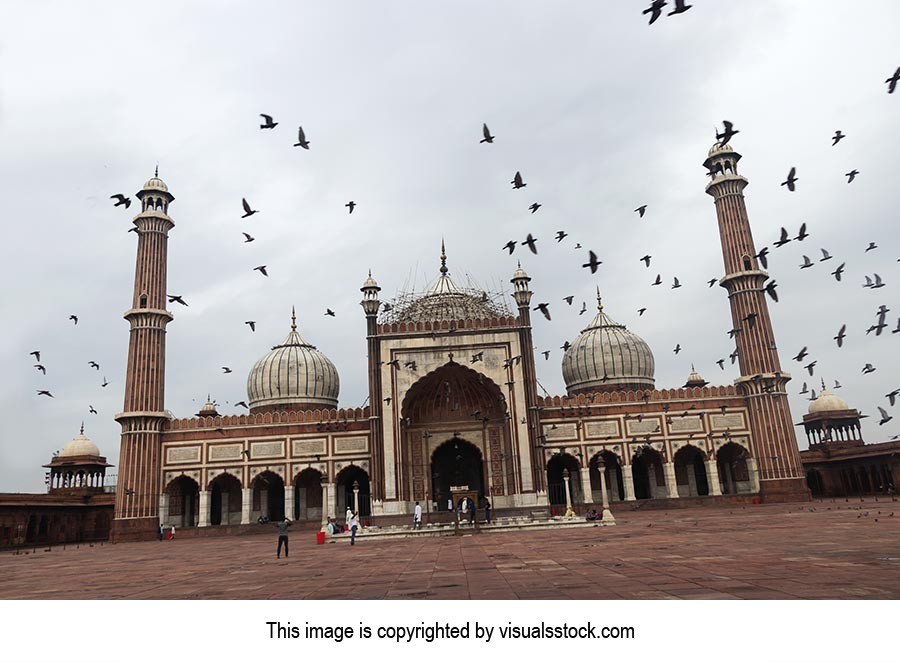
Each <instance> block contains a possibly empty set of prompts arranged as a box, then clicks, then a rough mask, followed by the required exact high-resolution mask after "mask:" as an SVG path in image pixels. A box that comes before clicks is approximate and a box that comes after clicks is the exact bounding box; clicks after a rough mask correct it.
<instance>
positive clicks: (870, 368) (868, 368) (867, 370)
mask: <svg viewBox="0 0 900 662" xmlns="http://www.w3.org/2000/svg"><path fill="white" fill-rule="evenodd" d="M870 372H875V366H873V365H872V364H871V363H867V364H866V365H864V366H863V369H862V373H863V374H864V375H868V374H869V373H870Z"/></svg>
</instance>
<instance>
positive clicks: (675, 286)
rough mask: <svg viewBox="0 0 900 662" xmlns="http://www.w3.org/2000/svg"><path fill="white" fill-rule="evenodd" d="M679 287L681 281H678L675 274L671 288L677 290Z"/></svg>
mask: <svg viewBox="0 0 900 662" xmlns="http://www.w3.org/2000/svg"><path fill="white" fill-rule="evenodd" d="M679 287H681V283H680V282H678V277H677V276H675V282H673V283H672V289H673V290H677V289H678V288H679Z"/></svg>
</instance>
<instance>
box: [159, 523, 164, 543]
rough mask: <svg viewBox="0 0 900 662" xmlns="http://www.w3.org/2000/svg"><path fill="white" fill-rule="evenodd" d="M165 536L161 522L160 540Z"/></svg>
mask: <svg viewBox="0 0 900 662" xmlns="http://www.w3.org/2000/svg"><path fill="white" fill-rule="evenodd" d="M163 537H165V533H164V532H163V525H162V524H160V525H159V541H160V542H162V541H163Z"/></svg>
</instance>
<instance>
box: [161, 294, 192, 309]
mask: <svg viewBox="0 0 900 662" xmlns="http://www.w3.org/2000/svg"><path fill="white" fill-rule="evenodd" d="M166 297H167V298H168V299H169V303H180V304H181V305H182V306H187V303H186V302H185V300H184V299H183V298H181V296H180V295H178V294H167V295H166Z"/></svg>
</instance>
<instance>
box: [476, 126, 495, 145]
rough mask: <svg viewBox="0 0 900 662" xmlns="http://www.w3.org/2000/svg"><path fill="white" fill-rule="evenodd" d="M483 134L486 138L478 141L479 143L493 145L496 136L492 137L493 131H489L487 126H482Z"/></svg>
mask: <svg viewBox="0 0 900 662" xmlns="http://www.w3.org/2000/svg"><path fill="white" fill-rule="evenodd" d="M481 134H482V135H483V136H484V138H482V139H481V140H479V141H478V142H479V143H493V142H494V136H492V135H491V130H490V129H488V125H487V124H482V125H481Z"/></svg>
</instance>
